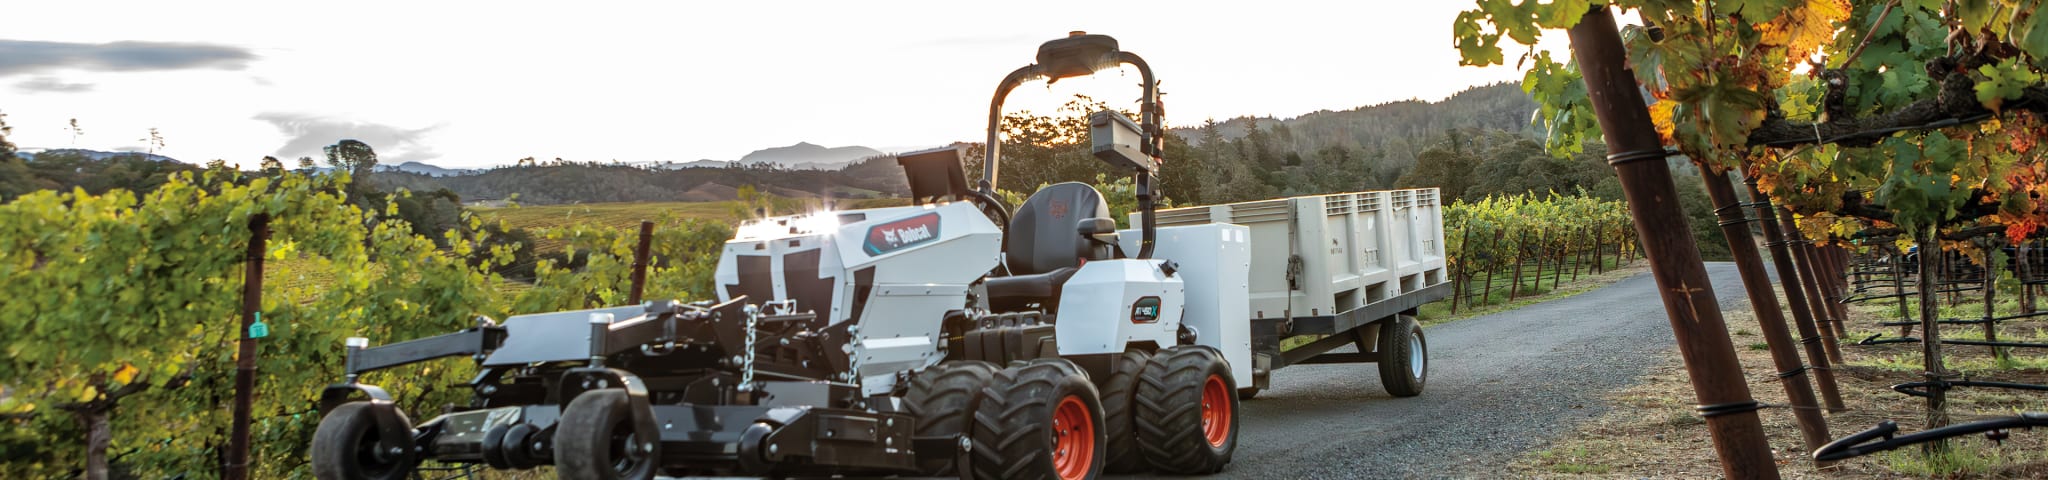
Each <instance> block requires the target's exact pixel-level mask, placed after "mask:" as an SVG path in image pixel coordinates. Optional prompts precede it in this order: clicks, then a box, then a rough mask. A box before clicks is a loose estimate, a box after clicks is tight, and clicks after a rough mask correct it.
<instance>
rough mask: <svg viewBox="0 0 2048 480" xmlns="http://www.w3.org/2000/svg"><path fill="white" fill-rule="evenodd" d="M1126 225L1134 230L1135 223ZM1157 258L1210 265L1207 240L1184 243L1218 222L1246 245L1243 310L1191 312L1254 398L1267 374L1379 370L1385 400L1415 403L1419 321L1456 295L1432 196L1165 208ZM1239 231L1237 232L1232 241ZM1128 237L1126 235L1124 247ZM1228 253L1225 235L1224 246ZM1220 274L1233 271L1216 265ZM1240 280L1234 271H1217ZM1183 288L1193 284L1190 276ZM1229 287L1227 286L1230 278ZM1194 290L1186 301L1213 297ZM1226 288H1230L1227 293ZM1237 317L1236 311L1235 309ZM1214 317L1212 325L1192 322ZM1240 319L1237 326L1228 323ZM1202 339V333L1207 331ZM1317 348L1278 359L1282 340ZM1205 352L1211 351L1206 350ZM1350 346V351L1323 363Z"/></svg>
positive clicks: (1424, 346) (1422, 345)
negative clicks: (1324, 366) (1318, 366)
mask: <svg viewBox="0 0 2048 480" xmlns="http://www.w3.org/2000/svg"><path fill="white" fill-rule="evenodd" d="M1131 221H1132V222H1133V225H1135V224H1136V222H1138V221H1139V217H1138V215H1137V214H1135V213H1134V214H1132V216H1131ZM1157 224H1158V226H1159V229H1158V230H1159V234H1158V235H1159V240H1158V245H1159V246H1158V248H1159V249H1160V251H1161V256H1162V257H1164V258H1191V257H1194V256H1198V255H1200V256H1210V255H1215V253H1211V252H1214V251H1216V250H1213V249H1212V248H1213V247H1207V246H1205V245H1204V244H1203V243H1204V242H1208V240H1202V241H1199V242H1196V244H1192V245H1182V243H1184V242H1188V241H1189V240H1184V238H1187V239H1192V238H1197V237H1199V238H1205V239H1206V238H1208V237H1210V236H1214V235H1201V236H1197V235H1190V234H1189V233H1192V232H1193V230H1191V229H1215V227H1214V225H1216V224H1231V225H1234V226H1237V225H1241V226H1242V227H1240V228H1235V229H1226V230H1222V231H1223V232H1224V233H1223V234H1222V235H1242V236H1244V237H1245V238H1243V239H1239V243H1245V241H1246V240H1248V245H1247V250H1248V253H1249V254H1248V256H1247V258H1246V260H1245V267H1246V268H1244V272H1245V273H1243V275H1246V277H1245V278H1244V285H1245V286H1244V287H1242V288H1244V289H1245V290H1247V291H1248V295H1247V297H1248V298H1247V301H1245V302H1242V303H1243V306H1241V307H1231V306H1222V305H1219V306H1216V308H1215V309H1208V308H1196V307H1195V306H1192V305H1191V306H1190V308H1189V312H1190V315H1191V316H1190V318H1188V320H1187V322H1186V323H1187V324H1188V325H1190V326H1191V327H1193V328H1203V324H1205V323H1206V324H1210V325H1216V327H1209V328H1217V329H1218V331H1217V332H1216V336H1217V338H1216V339H1215V340H1212V341H1219V342H1224V343H1237V341H1238V340H1240V339H1242V341H1243V342H1244V343H1247V344H1248V346H1247V347H1241V348H1240V347H1236V345H1228V344H1225V345H1216V346H1217V348H1218V349H1219V350H1221V351H1222V352H1223V354H1224V357H1225V358H1226V359H1228V360H1229V361H1230V363H1231V364H1232V366H1233V368H1232V370H1233V371H1234V373H1236V374H1237V375H1236V376H1237V377H1238V378H1250V379H1252V381H1251V382H1250V384H1249V385H1241V386H1240V387H1241V388H1240V389H1239V393H1240V395H1241V396H1246V397H1249V396H1250V395H1253V394H1256V393H1257V391H1258V390H1260V389H1264V388H1268V385H1270V377H1269V374H1270V373H1271V372H1272V371H1273V370H1275V369H1279V368H1282V367H1286V366H1288V365H1296V364H1304V363H1368V362H1371V363H1379V364H1380V373H1381V378H1382V381H1383V382H1384V383H1385V384H1386V387H1387V391H1388V392H1389V393H1392V394H1394V395H1398V396H1411V395H1416V394H1420V393H1421V391H1422V386H1423V384H1424V382H1425V381H1426V380H1427V378H1428V361H1429V356H1428V343H1427V341H1426V340H1425V339H1424V337H1423V335H1422V330H1421V327H1420V326H1419V325H1417V324H1416V323H1415V320H1414V315H1415V311H1416V309H1417V308H1418V307H1420V306H1421V305H1422V304H1425V303H1429V302H1433V301H1437V300H1441V299H1444V298H1447V297H1449V296H1450V294H1451V285H1450V283H1449V275H1447V274H1446V272H1445V268H1444V267H1445V264H1444V245H1443V242H1444V232H1443V210H1442V203H1441V202H1440V200H1439V198H1438V192H1437V189H1434V188H1423V189H1406V190H1384V191H1371V192H1353V193H1335V194H1328V195H1311V196H1301V197H1292V198H1280V199H1273V200H1259V201H1251V202H1240V203H1232V204H1226V205H1210V206H1200V207H1189V208H1177V209H1171V210H1161V211H1159V212H1158V219H1157ZM1232 232H1235V233H1232ZM1130 237H1133V236H1126V238H1130ZM1225 239H1226V243H1228V242H1227V240H1229V239H1230V238H1229V237H1225ZM1218 258H1219V259H1220V260H1222V261H1219V262H1218V263H1219V264H1235V263H1236V261H1235V260H1234V259H1231V258H1229V257H1227V256H1226V257H1218ZM1219 273H1223V274H1227V275H1229V274H1236V273H1235V272H1227V273H1226V272H1219ZM1189 277H1190V278H1198V277H1196V276H1194V275H1190V276H1189ZM1231 278H1234V277H1231ZM1196 288H1197V287H1196V286H1194V285H1190V286H1189V287H1188V289H1189V292H1188V295H1187V297H1188V298H1189V299H1191V302H1192V301H1194V299H1206V298H1229V297H1231V296H1230V295H1216V296H1209V295H1204V294H1201V293H1199V292H1197V291H1195V289H1196ZM1226 288H1227V287H1226ZM1232 308H1235V310H1232ZM1204 310H1213V311H1217V312H1225V313H1221V314H1220V315H1222V316H1227V317H1233V318H1223V319H1217V320H1214V321H1213V322H1214V323H1210V322H1211V321H1210V320H1208V319H1197V318H1195V317H1194V316H1193V315H1195V314H1197V313H1199V312H1202V311H1204ZM1233 311H1234V312H1241V314H1242V315H1243V316H1242V317H1238V316H1237V314H1235V313H1228V312H1233ZM1203 333H1204V337H1209V335H1208V332H1206V331H1205V332H1203ZM1296 337H1307V338H1309V339H1311V340H1312V341H1309V342H1308V343H1305V344H1302V345H1297V346H1295V347H1294V348H1291V349H1284V350H1283V349H1282V348H1281V346H1282V343H1283V341H1285V340H1287V339H1290V338H1296ZM1202 343H1204V344H1211V342H1210V341H1205V342H1202ZM1345 344H1353V345H1357V346H1358V351H1357V352H1355V353H1328V352H1329V351H1330V350H1333V349H1336V348H1337V347H1341V346H1343V345H1345Z"/></svg>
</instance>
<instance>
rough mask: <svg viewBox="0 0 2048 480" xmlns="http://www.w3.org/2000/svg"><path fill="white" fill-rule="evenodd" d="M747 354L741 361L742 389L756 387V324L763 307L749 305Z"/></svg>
mask: <svg viewBox="0 0 2048 480" xmlns="http://www.w3.org/2000/svg"><path fill="white" fill-rule="evenodd" d="M746 310H747V342H746V343H747V344H746V347H745V349H746V354H745V356H744V357H742V360H741V361H740V390H743V391H745V390H753V389H754V330H755V329H754V325H755V324H756V323H757V322H759V321H760V319H761V308H760V307H757V306H754V305H747V309H746Z"/></svg>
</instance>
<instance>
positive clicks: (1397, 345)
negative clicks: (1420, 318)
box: [1379, 315, 1429, 397]
mask: <svg viewBox="0 0 2048 480" xmlns="http://www.w3.org/2000/svg"><path fill="white" fill-rule="evenodd" d="M1379 352H1380V361H1379V364H1380V385H1381V386H1385V387H1386V388H1387V393H1389V394H1392V395H1394V396H1396V397H1413V396H1416V395H1421V394H1422V387H1423V386H1424V385H1425V384H1426V383H1428V382H1429V341H1428V340H1427V339H1425V338H1423V337H1422V324H1420V323H1416V321H1415V317H1412V316H1408V315H1395V316H1394V318H1393V319H1390V320H1386V321H1383V322H1380V338H1379Z"/></svg>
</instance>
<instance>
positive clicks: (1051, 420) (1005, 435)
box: [969, 358, 1106, 480]
mask: <svg viewBox="0 0 2048 480" xmlns="http://www.w3.org/2000/svg"><path fill="white" fill-rule="evenodd" d="M980 397H981V399H980V404H979V405H977V406H976V408H975V409H974V429H973V432H971V433H970V435H971V437H972V438H973V439H974V451H973V457H972V458H973V461H971V462H970V465H969V466H970V470H971V471H970V472H969V473H971V474H972V475H970V476H969V478H976V479H1049V480H1050V479H1056V480H1085V479H1093V478H1096V477H1098V476H1101V475H1102V467H1103V461H1102V460H1103V447H1104V443H1106V442H1104V441H1103V428H1102V402H1101V400H1100V399H1099V398H1098V397H1097V394H1096V390H1095V385H1093V384H1090V383H1088V375H1087V374H1085V373H1082V371H1081V369H1080V368H1079V367H1075V366H1074V364H1073V362H1069V361H1067V360H1066V359H1061V358H1040V359H1035V360H1030V361H1027V362H1019V363H1013V364H1011V366H1010V367H1009V368H1005V369H1003V370H1002V371H999V372H996V376H995V378H994V379H993V380H991V381H990V382H989V384H988V386H985V387H982V389H981V395H980Z"/></svg>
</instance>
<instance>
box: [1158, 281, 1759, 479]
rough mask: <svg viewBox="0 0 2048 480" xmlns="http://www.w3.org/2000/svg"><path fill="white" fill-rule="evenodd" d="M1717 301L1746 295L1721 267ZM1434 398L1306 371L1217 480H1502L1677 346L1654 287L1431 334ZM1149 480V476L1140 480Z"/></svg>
mask: <svg viewBox="0 0 2048 480" xmlns="http://www.w3.org/2000/svg"><path fill="white" fill-rule="evenodd" d="M1707 271H1708V273H1709V274H1710V275H1711V279H1712V282H1713V285H1714V290H1715V293H1716V298H1718V299H1721V300H1722V302H1723V305H1724V306H1726V305H1729V304H1730V303H1739V302H1729V300H1731V299H1733V300H1738V301H1739V300H1740V299H1742V298H1743V293H1742V283H1741V281H1740V280H1739V279H1738V278H1737V277H1736V273H1735V267H1734V265H1733V264H1729V263H1709V264H1707ZM1426 334H1427V335H1428V339H1429V352H1430V372H1429V375H1430V378H1429V386H1428V390H1427V391H1426V392H1425V393H1423V394H1422V395H1421V396H1418V397H1413V398H1393V397H1391V396H1389V395H1387V393H1386V392H1385V391H1384V390H1382V389H1381V388H1380V384H1379V374H1378V373H1377V370H1376V369H1375V368H1374V367H1373V366H1372V365H1341V364H1340V365H1302V366H1296V367H1291V368H1287V369H1284V370H1281V371H1278V372H1275V373H1274V374H1273V389H1272V390H1269V391H1266V392H1263V393H1261V394H1260V395H1259V398H1258V399H1256V400H1250V401H1247V402H1245V403H1244V415H1245V416H1244V423H1243V431H1242V432H1241V434H1240V436H1239V437H1238V442H1239V443H1238V449H1237V454H1236V458H1235V461H1234V462H1233V463H1232V464H1231V465H1230V466H1229V468H1227V469H1226V470H1225V471H1224V473H1223V474H1220V475H1216V476H1212V477H1206V478H1219V479H1221V478H1262V479H1263V478H1489V477H1496V476H1498V475H1499V472H1500V470H1501V469H1502V468H1503V466H1504V465H1505V464H1506V463H1507V462H1509V461H1511V460H1513V458H1514V456H1515V455H1517V454H1519V453H1521V452H1523V451H1525V450H1527V449H1530V448H1533V447H1535V446H1537V445H1539V444H1541V443H1542V441H1543V440H1544V439H1545V438H1548V436H1551V435H1556V434H1558V433H1559V432H1562V431H1569V428H1568V427H1567V426H1568V425H1570V424H1572V423H1574V422H1578V421H1581V420H1584V419H1587V418H1591V417H1594V416H1598V415H1600V414H1601V413H1603V412H1604V411H1605V407H1603V406H1602V404H1601V402H1600V401H1599V398H1600V394H1601V393H1603V392H1606V391H1608V390H1611V389H1615V388H1619V387H1622V386H1626V385H1629V384H1630V383H1632V382H1633V381H1634V379H1635V378H1636V377H1637V376H1638V375H1640V374H1642V373H1643V371H1644V370H1645V368H1646V366H1645V365H1646V362H1649V361H1651V360H1652V359H1653V358H1654V357H1655V356H1656V355H1658V354H1659V353H1661V352H1664V351H1666V350H1668V349H1670V348H1672V346H1673V341H1672V338H1671V328H1670V324H1669V323H1668V322H1667V320H1665V316H1664V309H1663V305H1662V304H1661V303H1659V302H1658V300H1657V296H1656V291H1655V283H1654V282H1653V281H1651V279H1650V276H1649V275H1648V274H1647V273H1645V274H1639V275H1636V276H1634V277H1630V278H1628V279H1626V280H1622V281H1620V282H1618V283H1615V284H1614V285H1610V286H1607V287H1604V288H1601V289H1598V290H1594V291H1590V292H1586V293H1582V294H1579V295H1575V296H1572V297H1568V298H1564V299H1560V300H1555V301H1550V302H1544V303H1539V304H1535V305H1530V306H1528V307H1524V308H1520V309H1517V310H1513V311H1508V312H1502V313H1497V314H1492V315H1487V316H1482V317H1475V318H1470V319H1466V320H1460V321H1457V322H1452V323H1449V324H1445V325H1438V326H1434V327H1430V328H1429V329H1428V330H1426ZM1132 478H1145V477H1132Z"/></svg>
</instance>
